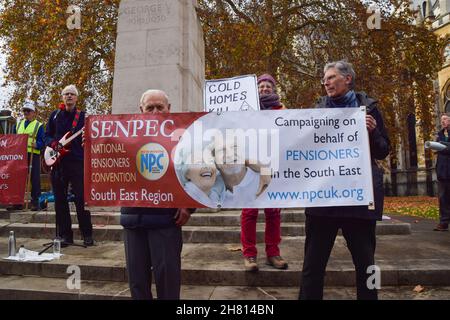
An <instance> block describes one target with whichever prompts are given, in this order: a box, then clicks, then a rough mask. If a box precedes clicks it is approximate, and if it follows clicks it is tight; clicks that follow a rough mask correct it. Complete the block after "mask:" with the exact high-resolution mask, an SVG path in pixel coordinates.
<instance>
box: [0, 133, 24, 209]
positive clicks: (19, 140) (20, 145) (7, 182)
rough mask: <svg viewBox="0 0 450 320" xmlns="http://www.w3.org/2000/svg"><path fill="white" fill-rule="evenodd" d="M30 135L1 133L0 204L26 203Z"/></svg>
mask: <svg viewBox="0 0 450 320" xmlns="http://www.w3.org/2000/svg"><path fill="white" fill-rule="evenodd" d="M27 142H28V135H24V134H17V135H16V134H15V135H12V134H0V204H2V205H14V204H17V205H20V204H23V203H24V196H25V185H26V179H27V171H28V170H27V169H28V166H27Z"/></svg>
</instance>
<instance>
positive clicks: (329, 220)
mask: <svg viewBox="0 0 450 320" xmlns="http://www.w3.org/2000/svg"><path fill="white" fill-rule="evenodd" d="M324 73H325V76H324V79H323V85H324V86H325V90H326V92H327V96H325V97H322V98H321V99H320V100H319V102H318V104H317V105H316V107H317V108H358V107H360V106H366V107H367V116H366V126H367V130H368V131H369V141H370V153H371V156H372V175H373V189H374V197H375V199H374V200H375V210H370V209H369V208H368V207H367V206H355V207H323V208H307V209H306V222H305V233H306V239H305V258H304V262H303V271H302V281H301V289H300V299H308V300H319V299H322V298H323V285H324V276H325V268H326V266H327V263H328V259H329V257H330V253H331V250H332V249H333V245H334V241H335V239H336V235H337V233H338V230H339V229H342V234H343V236H344V238H345V240H346V242H347V247H348V249H349V250H350V253H351V254H352V258H353V263H354V265H355V269H356V286H357V298H358V299H364V300H375V299H377V298H378V296H377V290H376V289H375V288H369V287H368V285H367V279H368V277H369V276H371V275H372V273H368V270H371V269H369V267H372V266H374V265H375V246H376V236H375V228H376V221H377V220H381V219H382V212H383V200H384V190H383V172H382V170H381V169H380V168H379V167H378V166H377V164H376V161H375V160H382V159H384V158H386V156H387V155H388V154H389V149H390V142H389V139H388V136H387V133H386V130H385V127H384V124H383V118H382V117H381V114H380V112H379V111H378V108H377V101H375V100H374V99H372V98H370V97H368V96H367V94H365V93H364V92H355V91H354V85H355V72H354V70H353V67H352V65H351V64H350V63H348V62H346V61H338V62H333V63H329V64H327V65H326V66H325V68H324Z"/></svg>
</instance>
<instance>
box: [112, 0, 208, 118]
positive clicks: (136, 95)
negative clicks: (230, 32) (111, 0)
mask: <svg viewBox="0 0 450 320" xmlns="http://www.w3.org/2000/svg"><path fill="white" fill-rule="evenodd" d="M196 6H197V0H122V1H121V2H120V7H119V21H118V30H117V33H118V34H117V42H116V58H115V71H114V82H113V102H112V113H113V114H121V113H122V114H123V113H137V112H139V109H138V108H137V106H138V102H139V99H140V97H141V95H142V93H143V92H144V91H145V90H147V89H161V90H164V91H165V92H167V94H168V95H169V98H170V102H171V104H172V109H171V111H172V112H188V111H203V98H202V97H203V82H204V74H205V53H204V40H203V32H202V29H201V26H200V22H199V20H198V17H197V14H196V11H195V8H196Z"/></svg>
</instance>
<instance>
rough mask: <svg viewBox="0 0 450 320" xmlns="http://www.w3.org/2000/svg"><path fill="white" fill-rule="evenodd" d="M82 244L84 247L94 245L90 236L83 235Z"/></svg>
mask: <svg viewBox="0 0 450 320" xmlns="http://www.w3.org/2000/svg"><path fill="white" fill-rule="evenodd" d="M83 244H84V245H85V246H86V247H92V246H93V245H94V239H92V237H91V236H86V237H84V241H83Z"/></svg>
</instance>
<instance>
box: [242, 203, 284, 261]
mask: <svg viewBox="0 0 450 320" xmlns="http://www.w3.org/2000/svg"><path fill="white" fill-rule="evenodd" d="M280 212H281V209H264V214H265V216H266V230H265V242H266V255H267V256H268V257H274V256H279V255H280V248H279V247H278V245H279V244H280V242H281V216H280ZM257 219H258V209H243V210H242V214H241V243H242V250H243V253H244V256H245V257H256V255H257V250H256V220H257Z"/></svg>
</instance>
